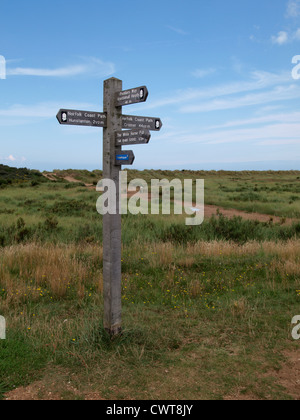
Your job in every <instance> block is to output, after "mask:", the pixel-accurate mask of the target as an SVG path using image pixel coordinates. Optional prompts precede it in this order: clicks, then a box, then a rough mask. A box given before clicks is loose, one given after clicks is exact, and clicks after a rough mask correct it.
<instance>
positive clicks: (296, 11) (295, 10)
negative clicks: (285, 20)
mask: <svg viewBox="0 0 300 420" xmlns="http://www.w3.org/2000/svg"><path fill="white" fill-rule="evenodd" d="M299 15H300V0H289V2H288V5H287V10H286V17H290V18H295V17H298V16H299Z"/></svg>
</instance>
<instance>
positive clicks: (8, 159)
mask: <svg viewBox="0 0 300 420" xmlns="http://www.w3.org/2000/svg"><path fill="white" fill-rule="evenodd" d="M0 162H3V163H14V162H15V163H17V162H18V163H21V162H26V158H25V157H24V156H22V157H15V156H13V155H9V156H7V157H4V158H3V157H1V156H0Z"/></svg>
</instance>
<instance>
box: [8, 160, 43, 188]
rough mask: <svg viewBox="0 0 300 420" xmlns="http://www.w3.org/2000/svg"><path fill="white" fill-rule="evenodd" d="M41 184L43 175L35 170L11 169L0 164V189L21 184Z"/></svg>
mask: <svg viewBox="0 0 300 420" xmlns="http://www.w3.org/2000/svg"><path fill="white" fill-rule="evenodd" d="M28 181H31V182H34V183H35V182H43V181H44V177H43V175H42V174H41V173H40V172H39V171H37V170H31V169H27V168H12V167H10V166H7V165H1V164H0V187H1V186H2V187H3V186H5V185H9V184H13V183H22V182H28Z"/></svg>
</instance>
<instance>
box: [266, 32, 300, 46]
mask: <svg viewBox="0 0 300 420" xmlns="http://www.w3.org/2000/svg"><path fill="white" fill-rule="evenodd" d="M271 41H272V43H273V44H277V45H284V44H287V43H290V42H293V41H300V28H298V29H297V30H296V31H294V32H291V33H288V32H286V31H280V32H278V34H277V35H276V36H272V37H271Z"/></svg>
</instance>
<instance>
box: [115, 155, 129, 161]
mask: <svg viewBox="0 0 300 420" xmlns="http://www.w3.org/2000/svg"><path fill="white" fill-rule="evenodd" d="M116 159H117V160H129V155H117V156H116Z"/></svg>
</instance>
